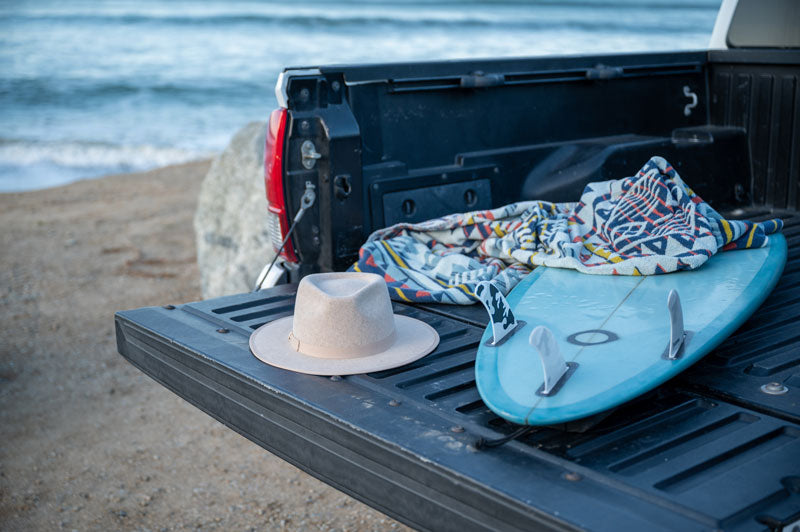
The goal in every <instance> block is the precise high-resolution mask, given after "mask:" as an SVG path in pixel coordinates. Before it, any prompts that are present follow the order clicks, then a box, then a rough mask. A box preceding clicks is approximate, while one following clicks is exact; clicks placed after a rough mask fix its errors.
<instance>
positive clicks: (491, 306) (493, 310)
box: [475, 281, 525, 347]
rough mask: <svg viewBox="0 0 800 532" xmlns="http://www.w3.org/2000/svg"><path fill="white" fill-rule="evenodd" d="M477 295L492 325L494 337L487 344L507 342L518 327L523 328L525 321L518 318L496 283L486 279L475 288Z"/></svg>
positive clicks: (495, 344)
mask: <svg viewBox="0 0 800 532" xmlns="http://www.w3.org/2000/svg"><path fill="white" fill-rule="evenodd" d="M475 295H476V296H478V298H479V299H480V300H481V303H483V306H484V307H486V311H487V312H488V313H489V322H490V323H491V325H492V339H491V340H489V341H487V342H486V343H485V345H487V346H490V347H496V346H498V345H500V344H502V343H503V342H505V341H506V340H507V339H508V338H509V337H510V336H511V335H512V334H513V333H514V332H515V331H516V330H517V329H521V328H522V327H523V326H524V325H525V322H524V321H520V320H517V319H516V318H515V317H514V313H513V312H511V305H509V304H508V301H506V298H505V297H503V294H502V292H500V290H498V289H497V287H496V286H495V285H493V284H492V283H490V282H488V281H484V282H482V283H480V284H478V286H477V287H476V288H475Z"/></svg>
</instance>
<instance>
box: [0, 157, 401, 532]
mask: <svg viewBox="0 0 800 532" xmlns="http://www.w3.org/2000/svg"><path fill="white" fill-rule="evenodd" d="M208 166H209V162H208V161H203V162H196V163H189V164H185V165H180V166H172V167H167V168H162V169H159V170H155V171H151V172H146V173H141V174H129V175H119V176H111V177H106V178H102V179H96V180H87V181H80V182H77V183H73V184H70V185H67V186H63V187H59V188H53V189H47V190H42V191H34V192H25V193H15V194H0V227H2V231H1V232H0V250H1V251H0V321H1V322H2V330H3V332H2V337H0V441H2V445H1V446H0V529H2V530H54V529H55V530H57V529H65V530H153V531H157V530H185V529H203V530H205V529H217V530H265V529H266V530H281V529H285V530H332V529H335V530H385V529H403V528H404V527H403V526H402V525H399V524H398V523H396V522H395V521H393V520H391V519H390V518H388V517H387V516H385V515H383V514H381V513H379V512H376V511H374V510H371V509H370V508H369V507H367V506H365V505H363V504H361V503H359V502H357V501H355V500H354V499H352V498H350V497H348V496H346V495H344V494H341V493H339V492H338V491H336V490H334V489H332V488H329V487H327V486H326V485H325V484H323V483H321V482H319V481H317V480H316V479H314V478H312V477H310V476H309V475H307V474H305V473H303V472H301V471H300V470H298V469H296V468H294V467H293V466H291V465H289V464H287V463H285V462H283V461H282V460H280V459H279V458H276V457H274V456H272V455H271V454H269V453H268V452H266V451H264V450H262V449H261V448H260V447H258V446H256V445H255V444H253V443H251V442H250V441H248V440H246V439H245V438H243V437H242V436H239V435H238V434H236V433H234V432H233V431H231V430H229V429H227V428H226V427H224V426H223V425H221V424H220V423H218V422H216V421H215V420H213V419H212V418H210V417H209V416H207V415H206V414H204V413H202V412H200V411H199V410H197V409H196V408H194V407H193V406H191V405H189V404H188V403H186V402H184V401H183V400H182V399H180V398H178V397H177V396H175V395H174V394H172V393H171V392H169V391H168V390H166V389H165V388H163V387H161V386H160V385H158V384H156V383H155V382H154V381H152V380H150V379H149V378H148V377H146V376H145V375H144V374H142V373H141V372H139V371H138V370H137V369H135V368H134V367H133V366H131V365H130V364H128V363H127V362H126V361H125V360H124V359H123V358H122V357H121V356H119V355H118V354H117V351H116V343H115V340H114V324H113V315H114V312H115V311H116V310H121V309H128V308H135V307H140V306H146V305H163V304H168V303H182V302H187V301H191V300H197V299H200V298H201V294H200V281H199V273H198V269H197V266H196V263H195V260H196V259H195V244H194V233H193V229H192V217H193V215H194V208H195V201H196V196H197V192H198V189H199V185H200V182H201V180H202V178H203V176H204V175H205V173H206V171H207V169H208Z"/></svg>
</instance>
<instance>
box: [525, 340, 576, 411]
mask: <svg viewBox="0 0 800 532" xmlns="http://www.w3.org/2000/svg"><path fill="white" fill-rule="evenodd" d="M528 341H529V342H530V343H531V345H532V346H533V347H534V349H536V350H537V351H538V352H539V358H540V359H541V361H542V373H544V383H543V384H542V386H541V387H540V388H539V390H538V391H537V392H536V394H537V395H544V396H550V395H554V394H555V393H556V392H557V391H558V390H559V389H560V388H561V385H562V384H564V381H566V380H567V378H568V377H569V376H570V375H571V374H572V372H574V371H575V368H577V367H578V365H577V364H576V363H574V362H569V363H567V362H565V361H564V357H563V355H562V354H561V351H560V350H559V349H558V343H557V342H556V337H555V336H553V333H552V331H550V329H548V328H547V327H545V326H543V325H539V326H538V327H536V328H535V329H534V330H533V332H532V333H531V335H530V337H529V339H528Z"/></svg>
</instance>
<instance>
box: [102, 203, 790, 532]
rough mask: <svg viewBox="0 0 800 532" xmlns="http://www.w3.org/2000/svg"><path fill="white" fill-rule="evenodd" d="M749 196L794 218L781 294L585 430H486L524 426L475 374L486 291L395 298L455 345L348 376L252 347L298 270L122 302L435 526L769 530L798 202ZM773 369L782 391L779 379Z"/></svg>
mask: <svg viewBox="0 0 800 532" xmlns="http://www.w3.org/2000/svg"><path fill="white" fill-rule="evenodd" d="M745 214H746V217H750V218H759V217H763V218H766V217H770V216H780V217H783V218H784V221H785V222H786V228H785V230H784V234H785V235H786V238H787V241H788V243H789V260H788V262H787V265H786V269H785V270H784V273H783V277H782V278H781V280H780V281H779V284H778V286H777V288H776V289H775V290H774V291H773V293H772V295H771V296H770V297H769V298H768V299H767V300H766V301H765V303H764V304H763V305H762V307H761V308H760V309H759V310H758V311H757V312H756V314H755V315H754V316H753V317H752V318H751V319H750V320H749V321H748V322H747V323H746V324H745V325H744V326H742V327H741V328H740V329H739V330H738V331H737V332H736V333H735V334H734V335H733V336H732V337H730V338H729V339H728V340H727V341H725V342H724V343H723V344H722V345H721V346H720V347H719V348H718V349H717V350H715V351H714V352H713V353H712V354H710V355H709V356H707V357H706V358H705V359H704V360H703V361H702V362H700V363H699V364H697V365H696V366H695V367H693V368H692V369H690V370H689V371H687V372H685V373H684V374H682V375H681V376H679V377H678V378H676V379H674V380H672V381H670V382H668V383H667V384H665V385H664V386H661V387H660V388H658V389H657V390H655V391H653V392H651V393H649V394H647V395H645V396H643V397H641V398H639V399H637V400H635V401H632V402H630V403H628V404H626V405H624V406H622V407H620V408H618V409H616V410H614V411H613V412H612V413H611V414H610V415H608V416H607V417H605V418H604V419H602V420H601V421H599V422H597V423H596V424H595V425H594V426H590V427H588V428H586V427H584V431H583V432H567V431H564V430H559V429H554V428H539V429H535V430H533V431H532V432H530V433H528V434H526V435H524V436H522V437H520V438H518V439H516V440H513V441H510V442H508V443H506V444H504V445H501V446H499V447H494V448H488V449H483V450H478V449H477V448H476V445H475V442H476V441H477V440H478V439H479V438H484V439H495V438H499V437H502V436H504V435H508V434H510V433H511V432H513V431H514V430H515V429H516V428H517V427H515V426H512V425H510V424H508V423H506V422H505V421H503V420H502V419H500V418H498V417H497V416H495V415H494V414H493V413H492V412H491V411H489V410H488V409H487V408H486V406H485V405H484V404H483V402H482V401H481V399H480V396H479V395H478V391H477V389H476V387H475V381H474V369H473V364H474V359H475V353H476V349H477V344H478V341H479V340H480V337H481V335H482V333H483V328H484V323H485V322H484V318H483V311H482V309H480V308H478V309H476V308H475V307H467V308H463V309H454V308H453V307H442V306H438V307H436V306H426V307H415V306H408V305H401V304H395V311H396V312H398V313H402V314H406V315H409V316H413V317H416V318H419V319H422V320H424V321H426V322H427V323H429V324H431V325H432V326H433V327H435V328H436V330H437V331H438V332H439V335H440V337H441V343H440V345H439V346H438V348H437V349H436V351H434V352H433V353H432V354H430V355H428V356H427V357H425V358H424V359H422V360H420V361H418V362H416V363H413V364H410V365H407V366H404V367H402V368H398V369H394V370H389V371H383V372H378V373H372V374H366V375H356V376H350V377H341V378H339V377H333V378H326V377H316V376H308V375H300V374H295V373H291V372H288V371H284V370H280V369H277V368H273V367H270V366H268V365H265V364H263V363H261V362H260V361H258V360H257V359H256V358H255V357H253V356H252V355H251V354H250V351H249V348H248V338H249V335H250V333H252V331H253V330H254V329H256V328H257V327H259V326H260V325H262V324H263V323H266V322H268V321H271V320H273V319H276V318H279V317H283V316H286V315H289V314H291V313H292V309H293V306H294V286H291V285H285V286H280V287H277V288H274V289H271V290H269V291H264V292H261V293H257V294H242V295H237V296H230V297H225V298H219V299H214V300H208V301H202V302H197V303H189V304H185V305H180V306H177V307H171V308H168V307H149V308H143V309H138V310H131V311H125V312H120V313H118V314H117V316H116V328H117V344H118V349H119V351H120V353H121V354H122V355H123V356H125V357H126V358H127V359H128V360H129V361H130V362H131V363H133V364H134V365H136V366H137V367H139V368H140V369H141V370H142V371H144V372H145V373H146V374H148V375H150V376H151V377H152V378H154V379H155V380H157V381H158V382H160V383H161V384H163V385H164V386H166V387H167V388H169V389H171V390H173V391H174V392H175V393H177V394H178V395H179V396H181V397H183V398H184V399H186V400H187V401H189V402H191V403H192V404H194V405H195V406H197V407H198V408H200V409H202V410H203V411H205V412H207V413H208V414H210V415H211V416H213V417H214V418H216V419H218V420H219V421H221V422H223V423H224V424H226V425H227V426H229V427H231V428H232V429H234V430H236V431H237V432H239V433H241V434H243V435H245V436H246V437H248V438H249V439H251V440H252V441H254V442H256V443H257V444H259V445H260V446H262V447H263V448H265V449H267V450H269V451H270V452H272V453H274V454H276V455H278V456H280V457H281V458H283V459H285V460H287V461H289V462H290V463H292V464H294V465H296V466H298V467H299V468H301V469H303V470H305V471H307V472H308V473H310V474H312V475H314V476H315V477H317V478H320V479H321V480H323V481H324V482H327V483H328V484H331V485H332V486H334V487H336V488H338V489H340V490H342V491H344V492H346V493H348V494H350V495H352V496H354V497H356V498H358V499H360V500H362V501H364V502H366V503H367V504H369V505H371V506H373V507H375V508H377V509H379V510H381V511H383V512H385V513H386V514H388V515H391V516H392V517H395V518H397V519H399V520H401V521H403V522H405V523H407V524H409V525H410V526H413V527H416V528H419V529H429V530H462V531H463V530H465V529H466V530H472V529H492V530H531V529H539V528H541V529H580V528H588V529H592V530H619V529H637V530H689V529H692V530H715V529H724V530H767V529H770V528H771V527H772V528H776V527H780V526H782V524H784V523H785V524H788V523H790V522H792V521H794V520H797V519H800V216H797V215H793V213H791V212H784V213H758V212H755V211H752V212H748V213H745ZM770 383H778V385H779V386H774V387H767V388H766V389H767V390H770V389H772V388H774V389H775V390H777V391H779V392H783V393H780V394H771V393H766V392H765V391H764V390H765V388H764V386H765V385H768V384H770ZM784 390H785V391H784ZM571 428H573V429H574V428H575V427H571Z"/></svg>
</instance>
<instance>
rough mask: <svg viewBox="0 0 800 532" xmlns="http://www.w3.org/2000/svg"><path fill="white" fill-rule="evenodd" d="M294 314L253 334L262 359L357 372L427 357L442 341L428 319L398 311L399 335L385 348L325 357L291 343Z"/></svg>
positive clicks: (320, 371) (307, 369)
mask: <svg viewBox="0 0 800 532" xmlns="http://www.w3.org/2000/svg"><path fill="white" fill-rule="evenodd" d="M293 321H294V316H287V317H285V318H281V319H278V320H275V321H272V322H270V323H267V324H264V325H262V326H261V327H259V328H258V329H256V330H255V332H253V334H251V335H250V351H251V352H252V353H253V355H255V356H256V358H258V359H259V360H261V361H262V362H266V363H267V364H269V365H271V366H276V367H279V368H283V369H288V370H291V371H296V372H299V373H308V374H310V375H356V374H359V373H371V372H373V371H381V370H385V369H392V368H396V367H399V366H403V365H405V364H409V363H411V362H414V361H415V360H419V359H420V358H422V357H424V356H425V355H427V354H428V353H430V352H431V351H433V350H434V349H436V346H437V345H439V334H438V333H437V332H436V330H435V329H434V328H433V327H431V326H430V325H428V324H427V323H425V322H422V321H420V320H417V319H414V318H409V317H408V316H400V315H397V314H395V315H394V323H395V330H396V337H395V338H396V339H395V341H394V343H393V344H392V345H391V346H390V347H389V348H387V349H386V350H385V351H382V352H380V353H376V354H374V355H368V356H361V357H353V358H322V357H315V356H311V355H306V354H303V353H300V352H298V351H295V350H294V349H292V347H291V345H290V344H289V333H290V332H292V323H293Z"/></svg>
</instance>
